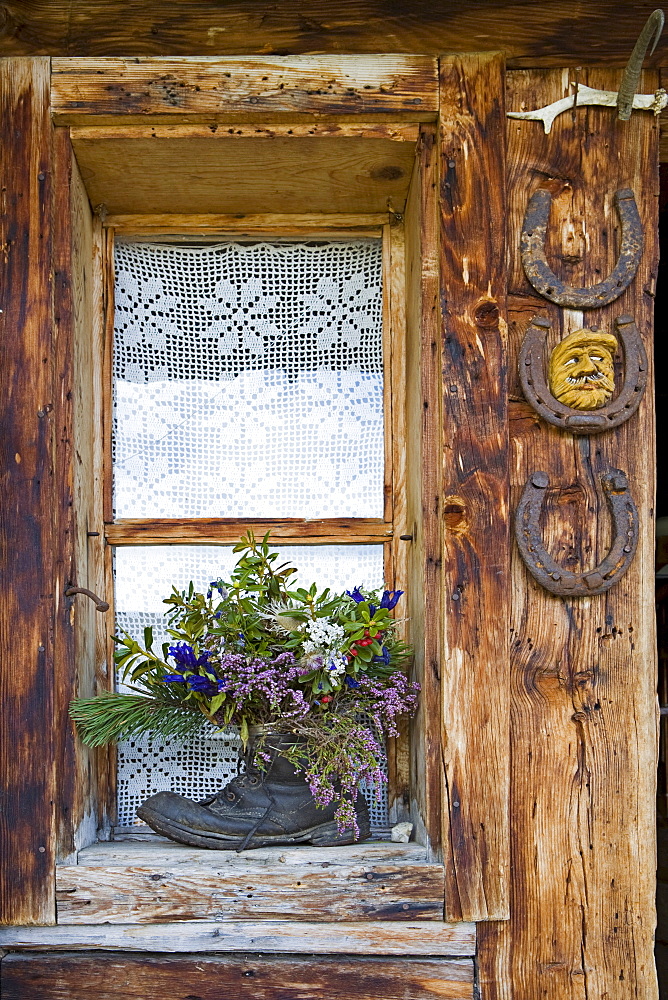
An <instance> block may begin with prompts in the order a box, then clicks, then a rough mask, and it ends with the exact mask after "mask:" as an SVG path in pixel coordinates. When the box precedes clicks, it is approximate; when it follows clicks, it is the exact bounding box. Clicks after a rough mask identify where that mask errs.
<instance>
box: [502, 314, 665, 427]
mask: <svg viewBox="0 0 668 1000" xmlns="http://www.w3.org/2000/svg"><path fill="white" fill-rule="evenodd" d="M550 326H551V325H550V323H549V321H548V320H546V319H543V318H542V317H541V316H534V318H533V319H532V321H531V323H530V325H529V329H528V330H527V332H526V336H525V337H524V341H523V343H522V348H521V350H520V360H519V369H520V372H519V374H520V381H521V383H522V390H523V392H524V395H525V397H526V399H527V402H528V403H530V404H531V406H533V408H534V410H535V411H536V413H538V414H540V416H541V417H542V418H543V419H544V420H547V421H548V423H550V424H554V426H555V427H562V428H563V429H564V430H568V431H571V433H572V434H600V432H601V431H607V430H610V429H611V428H613V427H619V425H620V424H623V423H624V422H625V421H626V420H628V419H629V417H630V416H632V414H634V413H635V411H636V410H637V409H638V406H639V404H640V400H641V399H642V397H643V393H644V392H645V388H646V386H647V355H646V354H645V348H644V347H643V343H642V340H641V339H640V334H639V333H638V328H637V326H636V325H635V323H634V322H633V318H632V317H631V316H618V317H617V319H616V320H615V332H616V334H617V336H618V337H619V339H620V340H621V342H622V345H623V347H624V381H623V383H622V388H621V390H620V392H619V393H618V395H617V396H616V397H615V398H614V399H612V400H611V401H610V402H609V403H608V404H607V405H606V406H601V407H599V408H598V409H597V410H589V411H584V410H576V409H574V408H573V407H571V406H566V404H565V403H561V402H559V400H558V399H555V397H554V396H553V395H552V393H551V392H550V390H549V388H548V384H547V380H546V378H545V364H544V356H545V343H546V341H547V335H548V333H549V331H550Z"/></svg>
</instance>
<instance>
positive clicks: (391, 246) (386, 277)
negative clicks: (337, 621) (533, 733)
mask: <svg viewBox="0 0 668 1000" xmlns="http://www.w3.org/2000/svg"><path fill="white" fill-rule="evenodd" d="M384 236H385V242H384V246H383V255H384V262H383V267H384V273H383V289H384V298H385V304H386V313H387V317H386V320H384V329H385V342H384V345H383V352H384V356H385V358H386V364H387V368H386V374H385V384H384V389H385V401H384V407H385V419H386V421H387V423H386V432H385V447H386V475H387V471H388V470H391V479H390V480H389V481H388V482H387V490H388V499H389V501H390V505H389V509H390V510H391V517H392V525H393V532H392V541H391V543H390V544H389V546H388V548H389V551H390V558H389V561H388V565H387V567H386V571H385V580H386V582H387V583H388V584H390V586H391V588H392V589H394V590H402V591H403V592H404V593H407V591H408V590H409V587H410V583H409V575H408V563H409V558H410V546H411V542H410V541H408V539H407V538H406V536H407V535H410V534H411V532H410V529H409V527H408V520H407V506H406V497H407V481H406V444H407V441H406V419H407V413H406V366H407V357H406V253H405V247H406V240H405V231H404V225H403V221H402V220H401V219H400V218H398V216H397V215H395V214H391V215H390V223H389V224H388V225H387V226H386V227H385V230H384ZM388 453H389V454H388ZM402 536H404V537H403V538H402ZM404 600H405V598H404ZM395 615H397V616H398V617H399V626H398V628H399V631H398V634H399V635H400V637H401V638H402V640H403V641H404V642H408V643H410V642H411V638H412V636H411V627H410V622H408V621H407V620H406V619H405V617H404V616H405V609H404V610H403V611H400V610H399V608H397V611H395ZM398 725H399V733H400V735H399V736H398V737H394V738H391V739H390V740H388V742H387V774H388V786H387V792H388V817H389V821H390V824H394V823H401V822H404V821H406V820H410V744H409V737H408V721H407V720H406V719H401V720H400V721H399V723H398Z"/></svg>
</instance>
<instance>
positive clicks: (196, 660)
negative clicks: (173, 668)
mask: <svg viewBox="0 0 668 1000" xmlns="http://www.w3.org/2000/svg"><path fill="white" fill-rule="evenodd" d="M168 652H169V655H170V656H172V657H173V658H174V659H175V660H176V662H177V665H178V666H177V669H178V667H184V668H186V669H188V670H194V669H195V667H205V666H206V665H207V663H208V662H209V658H210V656H211V653H210V652H209V650H208V649H205V650H204V652H203V653H202V654H201V655H200V656H195V650H194V649H193V647H192V646H190V645H189V644H188V643H187V642H177V643H176V645H174V646H170V647H169V650H168Z"/></svg>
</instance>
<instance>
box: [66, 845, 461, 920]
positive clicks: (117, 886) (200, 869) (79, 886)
mask: <svg viewBox="0 0 668 1000" xmlns="http://www.w3.org/2000/svg"><path fill="white" fill-rule="evenodd" d="M217 853H218V852H217ZM56 899H57V905H58V923H59V924H75V923H79V924H81V923H83V924H88V923H121V924H125V923H135V922H136V923H164V922H165V921H169V920H235V919H236V920H239V919H254V920H278V919H281V918H290V919H292V920H310V921H313V920H316V921H332V920H341V921H354V920H368V919H369V918H373V919H376V920H406V919H412V920H415V919H422V920H442V918H443V868H442V866H441V865H407V864H405V863H402V864H397V863H395V864H390V865H384V864H380V863H378V862H373V863H371V864H359V863H358V864H354V863H353V864H347V865H346V864H338V865H336V866H334V867H330V865H329V863H328V862H327V861H325V862H323V863H321V864H320V865H314V864H304V865H301V866H295V865H281V864H278V865H276V866H272V867H268V866H267V865H266V864H262V863H260V864H257V863H254V862H253V861H252V860H245V859H244V860H242V861H241V862H240V861H239V860H237V859H235V860H233V862H232V863H231V864H229V863H226V861H222V863H221V862H220V861H219V862H218V863H215V862H209V863H208V864H207V863H200V864H190V865H181V866H180V867H179V868H178V870H176V871H174V872H172V871H169V870H168V869H167V866H163V865H154V864H150V863H149V864H146V865H144V866H141V867H139V866H127V867H118V866H113V867H110V868H102V867H100V866H96V867H92V868H87V867H85V866H84V865H61V866H59V867H58V868H57V870H56Z"/></svg>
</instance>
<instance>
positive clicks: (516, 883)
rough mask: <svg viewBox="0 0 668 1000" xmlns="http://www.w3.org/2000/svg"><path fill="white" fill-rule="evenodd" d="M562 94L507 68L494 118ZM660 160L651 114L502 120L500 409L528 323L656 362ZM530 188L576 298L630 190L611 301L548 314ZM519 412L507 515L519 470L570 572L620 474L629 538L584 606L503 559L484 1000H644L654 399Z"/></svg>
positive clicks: (610, 79)
mask: <svg viewBox="0 0 668 1000" xmlns="http://www.w3.org/2000/svg"><path fill="white" fill-rule="evenodd" d="M565 80H566V77H565V74H564V73H561V72H556V71H555V72H530V73H529V72H526V73H524V72H522V73H511V74H509V79H508V83H509V94H508V104H509V105H510V104H512V106H513V107H517V106H518V105H519V103H523V104H525V105H526V106H527V107H540V106H541V105H544V104H549V103H550V102H551V101H553V100H555V99H556V98H558V97H562V96H563V87H564V81H565ZM581 80H582V82H583V83H585V84H587V85H589V86H591V87H600V88H601V89H611V88H612V87H613V86H614V83H615V76H614V74H612V73H609V72H603V71H589V72H587V73H586V74H584V75H583V76H582V77H581ZM655 86H656V79H655V77H654V75H653V74H649V75H648V76H646V78H645V79H644V81H643V82H642V88H643V90H644V89H645V88H650V89H651V88H652V87H655ZM657 145H658V125H657V123H656V121H654V120H652V118H651V117H649V116H644V115H637V116H634V117H632V119H631V121H629V122H627V123H621V122H618V121H617V120H616V119H615V118H614V117H612V118H611V116H610V114H609V112H608V111H606V110H600V109H597V108H590V109H589V110H587V111H586V112H585V113H584V114H583V115H580V114H578V115H576V116H571V115H562V116H561V117H560V118H559V119H558V120H557V121H556V122H555V124H554V127H553V129H552V132H551V133H550V135H547V136H546V135H544V134H543V131H542V129H541V127H540V125H539V124H537V123H535V122H520V121H513V122H509V123H508V190H509V213H508V218H509V249H510V265H509V266H510V274H509V313H510V359H511V364H510V368H509V370H510V372H511V373H512V382H511V386H510V392H511V396H512V397H514V398H521V395H522V394H521V388H520V386H519V380H518V377H517V375H516V367H515V366H516V359H517V357H518V352H519V349H520V345H521V342H522V339H523V336H524V333H525V331H526V329H527V326H528V324H529V322H530V320H531V319H532V317H533V316H535V315H540V316H543V317H546V318H548V319H549V320H550V322H551V323H552V327H553V330H554V338H553V340H552V341H551V342H550V345H549V346H550V347H552V346H554V344H555V343H556V342H557V341H558V340H559V339H560V338H561V337H563V336H564V335H565V334H566V333H568V332H570V331H572V330H573V329H575V328H577V327H582V326H587V327H592V326H598V327H600V328H601V329H602V330H604V331H608V330H610V329H611V327H612V323H613V320H614V318H615V317H616V316H619V315H622V314H624V313H627V314H630V315H632V316H633V317H634V320H635V322H636V324H637V326H638V329H639V330H640V331H641V332H642V335H643V338H644V340H645V345H646V348H647V353H648V355H649V357H650V358H651V357H652V349H651V348H652V338H651V330H652V306H653V294H654V287H655V282H656V273H657V258H658V245H657V233H656V224H657V211H658V176H657ZM541 186H545V187H548V188H549V190H551V191H552V193H553V203H552V211H551V216H550V225H549V229H548V232H549V237H548V244H547V256H548V259H549V261H550V262H551V266H553V267H556V268H558V271H559V274H560V275H561V276H562V277H563V279H564V280H566V281H569V282H570V283H572V284H575V285H577V286H581V285H590V284H593V283H595V282H597V281H600V280H601V278H602V277H604V276H605V275H606V274H608V273H609V272H610V270H611V269H612V267H613V266H614V263H615V259H616V254H617V249H616V245H618V229H619V221H618V219H617V218H616V215H615V210H614V207H613V194H614V192H615V191H617V190H618V189H620V188H626V187H630V188H632V189H633V191H634V193H635V198H636V201H637V204H638V209H639V212H640V215H641V219H642V223H643V228H644V238H645V243H644V252H643V257H642V261H641V263H640V268H639V271H638V274H637V276H636V278H635V280H634V281H633V283H632V284H631V285H630V286H629V288H628V289H627V290H626V291H625V292H624V294H623V295H622V296H621V297H620V298H618V299H617V300H616V301H615V302H614V303H613V304H612V305H611V306H609V307H607V308H605V309H600V310H599V309H593V310H590V311H588V312H586V313H585V314H584V315H583V314H582V313H577V312H571V311H569V310H562V309H560V308H558V307H557V306H554V305H552V304H551V303H549V302H547V301H546V300H545V299H542V298H540V297H539V296H538V295H537V294H536V293H535V292H534V291H533V289H532V288H531V286H530V285H529V284H528V282H527V280H526V278H525V276H524V273H523V270H522V265H521V262H520V256H519V242H520V240H519V234H520V229H521V226H522V219H523V216H524V212H525V210H526V206H527V202H528V199H529V197H530V195H532V194H533V192H534V191H535V190H536V189H537V188H538V187H541ZM650 364H651V362H650ZM518 405H519V404H518ZM530 412H531V411H530ZM517 415H518V418H519V419H518V420H517V421H516V422H514V423H513V433H512V438H511V443H512V452H511V454H512V459H511V463H510V467H511V474H512V490H513V498H514V502H515V503H517V500H518V498H519V496H520V493H521V491H522V489H523V487H524V484H525V482H526V480H527V479H528V477H529V475H530V474H531V473H532V472H533V471H534V470H539V469H540V470H546V471H547V472H548V473H549V476H550V479H551V489H550V492H549V495H548V498H547V503H546V512H545V520H544V538H545V540H546V544H547V547H548V551H549V552H550V554H551V555H552V556H553V557H554V558H555V559H557V560H558V561H560V562H563V561H564V560H567V561H568V562H567V564H568V567H569V568H570V569H573V570H574V571H579V570H581V569H587V568H590V567H591V566H593V565H595V564H596V563H597V562H598V561H599V560H600V559H601V558H602V556H603V555H604V554H605V553H606V551H607V549H608V546H609V544H610V541H609V517H608V512H607V509H606V503H605V500H604V499H603V496H602V491H601V486H600V478H599V477H600V475H601V473H603V472H605V471H607V470H608V469H610V468H621V469H623V470H624V472H625V473H626V474H627V476H628V480H629V483H630V489H631V493H632V496H633V499H634V501H635V503H636V505H637V507H638V512H639V521H640V535H641V538H640V542H639V547H638V551H637V554H636V557H635V560H634V562H633V563H632V565H631V567H630V569H629V571H628V572H627V574H626V576H624V577H623V578H622V580H621V581H620V582H619V583H618V584H617V585H615V586H614V587H613V588H612V589H611V590H609V591H608V592H607V593H605V594H601V595H600V596H596V597H592V598H575V599H567V598H560V597H555V596H552V595H551V594H549V593H548V592H547V591H545V590H543V589H542V588H541V587H540V586H538V584H537V583H535V582H534V581H533V579H532V577H530V576H529V574H528V572H527V571H526V569H525V568H524V566H523V564H522V562H521V560H520V558H519V555H518V554H516V555H515V557H514V565H513V581H512V620H511V626H512V630H513V631H512V635H513V639H512V671H511V675H510V678H511V691H512V713H511V719H512V730H511V732H512V741H511V745H512V775H513V781H512V794H511V822H512V830H513V837H512V871H513V878H512V899H511V919H510V921H508V922H506V923H503V924H496V923H491V924H488V925H485V926H481V928H480V939H479V940H480V944H479V960H480V974H481V988H482V992H483V996H486V997H487V998H489V1000H524V998H525V997H537V996H540V997H541V998H544V1000H582V998H583V997H587V996H588V997H605V996H608V997H611V998H612V997H634V998H637V1000H641V998H642V1000H655V998H656V996H657V986H656V978H655V972H654V961H653V932H654V920H655V911H654V891H655V889H654V870H655V853H654V852H655V834H656V828H655V781H656V755H657V715H656V650H655V631H654V467H653V461H654V427H653V420H654V417H653V400H652V394H651V392H650V391H648V392H647V393H646V394H645V396H644V398H643V401H642V402H641V404H640V408H639V410H638V411H637V413H636V414H635V415H634V416H633V417H632V418H631V419H630V420H629V421H628V422H627V423H626V424H623V425H622V426H621V427H619V428H618V429H616V430H614V431H610V432H607V433H604V434H599V435H597V436H595V437H591V438H586V437H577V438H574V437H573V436H571V435H570V434H567V433H564V432H562V431H560V430H558V429H556V428H554V427H552V426H550V425H548V424H546V423H543V422H542V421H534V420H533V419H527V418H526V414H524V415H523V413H522V412H521V411H518V414H517Z"/></svg>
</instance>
